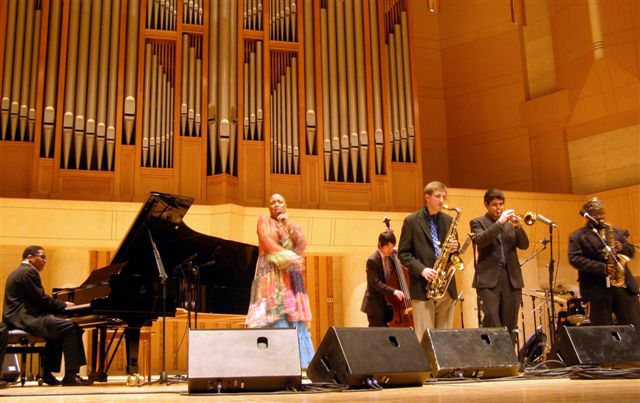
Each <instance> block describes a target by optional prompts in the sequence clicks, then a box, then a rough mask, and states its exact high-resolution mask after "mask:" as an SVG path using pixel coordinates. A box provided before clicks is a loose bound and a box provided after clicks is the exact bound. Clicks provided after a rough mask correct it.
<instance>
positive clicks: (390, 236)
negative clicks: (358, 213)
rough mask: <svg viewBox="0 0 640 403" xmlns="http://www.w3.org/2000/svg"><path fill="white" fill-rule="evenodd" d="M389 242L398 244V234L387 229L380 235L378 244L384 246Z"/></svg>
mask: <svg viewBox="0 0 640 403" xmlns="http://www.w3.org/2000/svg"><path fill="white" fill-rule="evenodd" d="M389 244H392V245H395V244H396V235H395V234H394V233H393V230H390V229H386V230H384V231H382V232H381V233H380V235H378V246H379V247H383V246H387V245H389Z"/></svg>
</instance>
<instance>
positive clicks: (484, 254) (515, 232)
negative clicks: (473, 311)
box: [470, 189, 529, 341]
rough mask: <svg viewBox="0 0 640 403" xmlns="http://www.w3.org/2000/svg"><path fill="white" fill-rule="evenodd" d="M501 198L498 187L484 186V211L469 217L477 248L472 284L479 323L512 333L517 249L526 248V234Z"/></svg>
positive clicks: (518, 282)
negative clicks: (487, 188) (475, 293)
mask: <svg viewBox="0 0 640 403" xmlns="http://www.w3.org/2000/svg"><path fill="white" fill-rule="evenodd" d="M504 201H505V197H504V193H502V191H501V190H499V189H490V190H487V191H486V193H485V194H484V207H485V208H486V209H487V213H486V214H485V215H483V216H482V217H477V218H474V219H473V220H471V223H470V225H471V231H472V232H473V233H474V234H475V244H476V246H477V248H478V261H477V263H476V268H475V269H476V270H475V274H474V276H473V284H472V285H473V287H474V288H475V289H476V291H477V294H478V299H479V301H480V302H481V305H482V308H481V309H482V313H483V315H484V316H483V319H482V324H481V325H482V327H501V326H506V328H507V330H509V333H510V334H512V335H513V333H512V332H513V330H514V329H516V328H517V327H518V311H519V309H520V304H521V302H522V287H524V281H523V279H522V270H521V268H520V262H519V260H518V253H517V249H523V250H524V249H527V248H528V247H529V238H528V237H527V233H526V232H525V231H524V230H523V229H522V223H523V218H522V217H520V216H519V215H517V214H516V213H515V211H514V210H513V209H507V210H505V209H504ZM514 341H515V338H514Z"/></svg>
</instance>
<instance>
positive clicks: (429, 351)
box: [422, 328, 520, 378]
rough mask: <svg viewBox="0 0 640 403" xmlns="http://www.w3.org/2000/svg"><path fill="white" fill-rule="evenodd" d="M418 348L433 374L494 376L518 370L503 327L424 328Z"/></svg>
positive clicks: (515, 357)
mask: <svg viewBox="0 0 640 403" xmlns="http://www.w3.org/2000/svg"><path fill="white" fill-rule="evenodd" d="M422 348H423V350H424V353H425V355H426V356H427V359H428V361H429V363H430V365H431V376H432V377H434V378H442V377H459V376H464V377H469V378H496V377H504V376H514V375H518V372H519V370H520V363H519V362H518V358H517V356H516V352H515V348H514V345H513V342H512V341H511V337H509V333H508V332H507V329H506V328H479V329H446V330H445V329H427V330H426V331H425V333H424V336H423V337H422Z"/></svg>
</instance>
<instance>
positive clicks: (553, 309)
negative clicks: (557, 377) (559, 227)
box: [549, 224, 556, 345]
mask: <svg viewBox="0 0 640 403" xmlns="http://www.w3.org/2000/svg"><path fill="white" fill-rule="evenodd" d="M549 245H550V246H549V299H550V300H551V315H550V317H549V330H550V332H549V333H550V335H549V338H550V342H551V345H554V343H555V335H556V323H555V321H556V301H555V291H554V289H553V274H554V271H555V264H556V262H555V260H554V259H553V224H549Z"/></svg>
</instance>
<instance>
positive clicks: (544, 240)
mask: <svg viewBox="0 0 640 403" xmlns="http://www.w3.org/2000/svg"><path fill="white" fill-rule="evenodd" d="M549 242H551V241H550V240H548V239H547V238H542V239H541V240H539V241H538V243H541V244H542V245H544V246H547V244H548V243H549Z"/></svg>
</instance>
